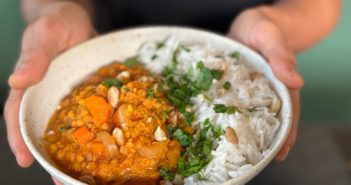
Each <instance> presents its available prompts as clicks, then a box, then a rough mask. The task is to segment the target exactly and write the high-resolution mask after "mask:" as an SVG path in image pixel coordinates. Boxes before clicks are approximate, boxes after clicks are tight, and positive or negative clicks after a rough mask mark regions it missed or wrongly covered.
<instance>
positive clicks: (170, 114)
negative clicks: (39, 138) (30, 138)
mask: <svg viewBox="0 0 351 185" xmlns="http://www.w3.org/2000/svg"><path fill="white" fill-rule="evenodd" d="M200 67H202V66H200ZM201 69H205V68H204V67H202V68H201ZM205 70H206V69H205ZM170 72H171V70H168V72H167V70H166V75H167V74H168V75H169V74H170ZM205 72H206V71H205ZM207 72H208V70H207ZM204 74H209V73H204ZM210 74H212V72H211V73H210ZM213 76H214V75H213ZM217 76H218V75H217ZM210 77H211V76H210ZM214 77H215V76H214ZM214 77H213V78H214ZM184 79H186V78H184ZM205 79H208V78H205ZM209 80H210V83H211V82H212V78H209ZM168 82H169V84H168V87H167V88H162V87H161V86H162V85H163V86H164V84H162V83H161V81H160V80H158V79H157V77H153V76H152V75H151V74H150V73H149V72H148V71H147V70H145V69H144V68H143V67H142V66H141V65H139V64H133V61H132V62H129V63H128V61H127V63H125V64H122V63H113V64H111V65H109V66H105V67H103V68H101V69H99V70H98V71H97V72H96V73H95V74H93V75H92V76H90V77H89V78H88V79H86V81H85V82H84V83H83V84H81V85H80V86H78V87H76V88H75V89H74V90H73V92H72V93H71V94H69V95H68V96H67V97H66V98H64V99H63V100H62V102H61V104H60V106H59V108H58V109H57V110H56V112H55V113H54V114H53V116H52V118H51V120H50V122H49V125H48V128H47V130H46V132H45V135H44V142H45V146H46V148H47V151H48V153H49V155H50V156H51V157H52V159H53V160H54V161H56V162H57V164H58V166H59V167H60V168H61V169H62V170H63V171H65V172H66V173H67V174H69V175H71V176H73V177H75V178H77V179H79V180H80V181H83V182H85V183H87V184H115V185H123V184H138V185H142V184H150V185H154V184H164V183H165V181H166V180H170V181H171V180H173V183H174V184H179V182H178V183H176V182H174V180H176V179H177V176H181V178H180V179H182V177H186V176H190V175H192V174H195V173H200V172H201V170H202V169H203V168H204V166H206V165H207V164H208V162H209V161H210V160H211V159H212V156H211V154H210V151H211V149H212V147H213V143H212V140H209V139H208V138H206V133H207V131H208V130H211V129H212V132H213V133H214V135H215V136H216V137H217V138H218V137H219V136H220V135H221V129H220V128H219V129H218V128H214V127H213V126H212V127H211V124H210V123H209V121H208V120H206V122H205V123H204V124H205V126H206V124H207V126H206V127H205V130H201V131H196V129H195V130H193V128H192V127H190V125H191V124H188V123H191V122H192V121H193V120H194V115H195V114H194V113H193V112H192V110H191V107H189V105H191V102H190V98H191V96H193V95H192V94H195V93H194V92H199V91H200V90H201V89H200V88H198V89H197V91H190V89H191V87H192V86H191V83H189V82H186V83H183V84H179V83H178V84H177V83H176V82H175V81H174V80H173V79H172V78H168ZM209 85H211V84H209ZM206 88H207V89H208V87H206ZM164 89H168V92H165V90H164ZM169 89H171V90H172V89H173V90H172V91H170V90H169ZM195 132H196V133H198V134H199V133H200V134H199V135H200V137H199V138H200V140H199V141H196V143H195V139H194V137H193V135H194V134H195ZM178 174H180V175H178ZM200 175H201V173H200ZM178 181H179V178H178Z"/></svg>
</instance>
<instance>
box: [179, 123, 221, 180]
mask: <svg viewBox="0 0 351 185" xmlns="http://www.w3.org/2000/svg"><path fill="white" fill-rule="evenodd" d="M210 130H212V132H213V133H214V132H216V133H217V132H218V128H217V127H214V125H213V124H212V123H211V122H210V121H209V119H206V120H205V122H204V123H203V127H202V128H201V130H200V138H199V140H198V141H196V142H195V143H193V144H192V145H190V146H189V147H187V149H186V151H185V152H183V154H182V156H181V158H180V159H179V161H178V169H177V170H178V172H179V173H180V174H181V175H183V176H185V177H187V176H190V175H193V174H196V173H198V174H197V175H200V177H201V175H202V177H204V176H203V174H202V173H203V172H201V170H202V169H203V168H204V167H205V166H206V165H207V164H208V163H209V162H210V161H211V160H212V159H213V156H212V155H211V151H212V149H213V141H214V140H215V139H216V138H215V137H210V136H207V134H208V132H209V131H210ZM214 130H215V131H214ZM219 130H220V129H219ZM220 133H221V134H222V131H220ZM215 135H217V134H214V136H215ZM218 137H219V136H218ZM201 179H204V178H201Z"/></svg>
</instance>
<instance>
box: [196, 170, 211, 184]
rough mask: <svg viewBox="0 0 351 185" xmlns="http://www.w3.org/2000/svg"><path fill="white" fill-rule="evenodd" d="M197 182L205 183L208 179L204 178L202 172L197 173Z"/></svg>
mask: <svg viewBox="0 0 351 185" xmlns="http://www.w3.org/2000/svg"><path fill="white" fill-rule="evenodd" d="M196 177H197V180H199V181H205V180H207V179H208V177H206V175H205V173H204V170H201V171H199V173H197V174H196Z"/></svg>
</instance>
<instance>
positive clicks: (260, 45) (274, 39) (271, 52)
mask: <svg viewBox="0 0 351 185" xmlns="http://www.w3.org/2000/svg"><path fill="white" fill-rule="evenodd" d="M253 32H254V33H255V38H254V39H252V40H253V41H252V45H253V47H254V48H256V49H257V50H258V51H259V52H261V53H262V54H263V56H265V57H266V58H267V60H268V62H269V63H270V65H271V67H272V70H273V72H274V74H275V75H276V76H277V78H278V79H279V80H281V81H282V82H283V83H284V84H285V85H287V86H288V87H289V88H291V89H301V88H302V86H303V84H304V81H303V79H302V77H301V76H300V74H299V73H298V72H297V68H296V60H295V54H294V53H293V51H292V50H291V49H289V47H288V45H287V43H286V41H285V39H284V36H283V35H282V33H281V31H280V30H279V28H277V27H276V26H275V25H274V24H273V23H271V22H269V21H262V22H261V23H260V24H259V25H258V26H257V27H255V29H254V31H253Z"/></svg>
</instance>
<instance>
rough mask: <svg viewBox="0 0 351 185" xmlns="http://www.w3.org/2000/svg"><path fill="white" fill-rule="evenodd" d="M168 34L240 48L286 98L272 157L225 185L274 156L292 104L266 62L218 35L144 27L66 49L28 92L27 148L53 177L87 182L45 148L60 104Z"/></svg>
mask: <svg viewBox="0 0 351 185" xmlns="http://www.w3.org/2000/svg"><path fill="white" fill-rule="evenodd" d="M170 35H175V36H177V37H178V38H179V39H180V40H183V41H185V42H196V43H210V44H211V45H212V46H213V47H214V48H217V49H219V50H225V49H228V48H230V49H232V50H238V51H239V52H240V53H241V56H242V57H243V58H244V60H246V62H247V63H249V65H251V66H252V67H254V68H255V69H256V70H257V71H260V72H262V73H264V74H265V76H266V77H267V78H268V79H269V80H270V81H271V83H272V85H273V87H274V88H275V89H276V91H277V93H278V94H279V96H280V98H281V99H282V108H281V113H280V120H281V122H282V125H281V128H280V130H279V131H278V133H277V134H276V136H275V139H274V141H273V143H272V145H271V146H270V152H269V153H268V155H267V156H266V157H264V158H263V159H262V160H261V161H260V162H259V163H258V164H256V165H255V166H254V167H253V168H252V170H250V171H249V172H247V173H246V174H243V175H241V176H240V177H238V178H235V179H230V180H229V181H227V182H225V183H224V184H245V183H247V182H248V181H249V180H251V179H252V178H253V177H255V176H256V175H257V174H258V173H259V172H260V171H261V170H262V169H263V168H265V167H266V166H267V164H268V163H269V162H270V161H271V160H272V159H273V158H274V156H275V155H276V154H277V153H278V151H279V149H280V148H281V146H282V145H283V143H284V142H285V140H286V138H287V136H288V133H289V130H290V125H291V120H292V105H291V100H290V95H289V92H288V90H287V88H286V87H285V86H284V85H283V84H282V83H281V82H280V81H278V80H277V79H276V77H275V76H274V75H273V73H272V70H271V68H270V67H269V65H268V64H267V63H266V61H265V60H264V59H263V58H262V57H261V56H260V55H258V54H257V53H256V52H254V51H252V50H251V49H249V48H248V47H246V46H244V45H242V44H240V43H238V42H236V41H233V40H231V39H228V38H226V37H224V36H220V35H217V34H214V33H209V32H206V31H201V30H195V29H189V28H180V27H145V28H136V29H128V30H122V31H117V32H113V33H110V34H107V35H103V36H100V37H97V38H94V39H92V40H89V41H87V42H84V43H82V44H80V45H78V46H77V47H74V48H72V49H70V50H68V51H67V52H65V53H63V54H62V55H60V56H58V57H57V58H56V59H55V60H54V61H53V62H52V64H51V66H50V67H49V70H48V72H47V74H46V75H45V77H44V79H43V80H42V81H41V82H40V83H38V84H37V85H35V86H33V87H31V88H29V89H28V90H27V91H26V93H25V95H24V97H23V100H22V103H21V108H20V129H21V132H22V136H23V138H24V140H25V143H26V144H27V146H28V148H29V150H30V151H31V152H32V154H33V156H34V157H35V159H36V160H37V161H38V162H39V163H40V164H41V165H42V166H43V167H44V169H45V170H46V171H48V172H49V173H50V175H52V176H53V177H55V178H56V179H58V180H60V181H61V182H63V183H64V184H83V183H81V182H80V181H78V180H76V179H74V178H72V177H71V176H69V175H68V174H65V173H64V172H62V171H60V170H59V169H58V168H57V166H56V164H55V163H54V162H53V161H52V160H51V159H50V157H49V155H48V153H47V152H46V150H45V148H44V147H43V146H42V144H41V138H42V136H43V134H44V131H45V129H46V127H47V124H48V121H49V118H50V117H51V115H52V114H53V112H54V111H55V109H56V107H57V106H58V105H59V102H60V100H61V99H62V98H63V97H64V96H65V95H67V94H69V93H70V91H71V90H72V88H73V87H74V86H75V85H77V84H79V83H81V82H82V80H83V79H84V78H85V77H86V76H88V75H89V74H91V73H92V72H94V71H96V70H97V69H98V68H99V67H101V66H104V65H107V64H109V63H111V62H112V61H114V60H119V61H123V60H124V59H126V58H128V57H130V56H133V55H135V54H136V52H137V50H138V48H139V47H140V46H141V44H143V43H144V42H145V41H150V40H155V41H162V40H164V39H165V38H166V37H168V36H170Z"/></svg>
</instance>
